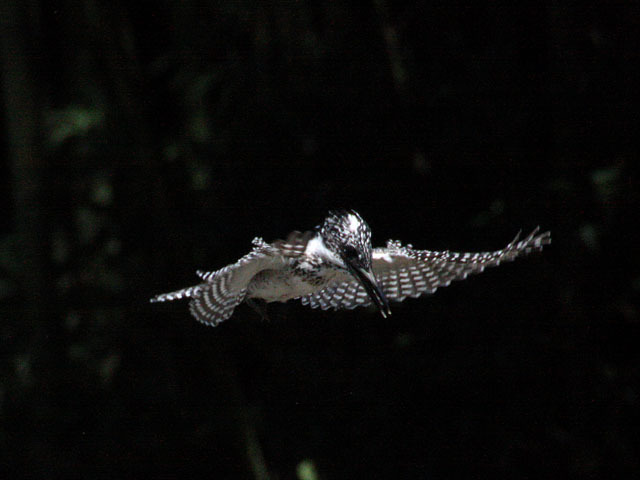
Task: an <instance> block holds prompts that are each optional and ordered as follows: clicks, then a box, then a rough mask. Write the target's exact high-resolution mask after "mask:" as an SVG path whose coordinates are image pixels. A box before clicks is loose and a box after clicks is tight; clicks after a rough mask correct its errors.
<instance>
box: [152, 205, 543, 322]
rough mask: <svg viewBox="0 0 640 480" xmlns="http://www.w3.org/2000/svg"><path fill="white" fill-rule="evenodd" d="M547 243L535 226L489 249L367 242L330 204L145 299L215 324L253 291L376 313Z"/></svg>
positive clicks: (360, 228)
mask: <svg viewBox="0 0 640 480" xmlns="http://www.w3.org/2000/svg"><path fill="white" fill-rule="evenodd" d="M550 243H551V234H550V232H544V233H539V228H536V229H535V230H534V231H533V232H531V233H530V234H529V235H527V237H526V238H524V239H520V234H518V235H517V236H516V238H515V239H514V240H513V241H512V242H511V243H509V244H508V245H507V246H506V247H505V248H503V249H501V250H496V251H493V252H482V253H455V252H449V251H442V252H434V251H429V250H416V249H414V248H413V246H412V245H404V246H403V245H402V244H401V243H400V242H399V241H393V240H389V241H388V242H387V246H386V247H381V248H372V246H371V229H370V228H369V225H368V224H367V223H366V222H365V221H364V220H363V218H362V217H361V216H360V214H358V213H357V212H355V211H353V210H348V211H338V212H330V213H329V215H328V216H327V218H326V219H325V220H324V222H323V224H322V225H319V226H318V227H316V228H315V230H313V231H307V232H298V231H295V232H292V233H291V234H290V235H289V236H288V237H287V239H286V240H276V241H275V242H273V243H266V242H265V241H264V240H263V239H262V238H255V239H254V240H253V249H252V250H251V251H250V252H249V253H248V254H247V255H245V256H244V257H242V258H240V259H239V260H238V261H237V262H235V263H232V264H231V265H227V266H226V267H223V268H221V269H220V270H215V271H211V272H204V271H198V272H197V275H198V276H199V277H200V279H201V283H199V284H198V285H195V286H192V287H188V288H184V289H181V290H176V291H174V292H170V293H163V294H161V295H157V296H155V297H153V298H152V299H151V302H165V301H171V300H178V299H181V298H189V299H191V301H190V303H189V309H190V311H191V314H192V315H193V316H194V317H195V318H196V320H198V321H199V322H202V323H204V324H207V325H211V326H215V325H218V324H219V323H220V322H222V321H224V320H226V319H227V318H229V317H230V316H231V315H232V314H233V311H234V309H235V308H236V306H238V305H239V304H240V303H242V302H243V301H245V300H251V299H254V298H257V299H262V300H265V301H266V302H286V301H287V300H291V299H299V300H300V301H301V302H302V303H303V304H304V305H309V306H310V307H311V308H318V307H319V308H321V309H322V310H327V309H330V308H331V309H334V310H337V309H341V308H346V309H353V308H355V307H359V306H367V305H371V304H373V305H374V306H375V307H376V308H377V309H378V311H379V312H380V313H381V314H382V316H383V317H385V318H386V317H387V316H388V315H390V314H391V309H390V308H389V301H390V300H393V301H396V302H401V301H402V300H404V299H405V298H407V297H419V296H420V295H422V294H425V293H433V292H434V291H435V290H436V289H437V288H438V287H446V286H448V285H449V284H450V283H451V282H452V281H453V280H462V279H464V278H466V277H467V276H468V275H470V274H474V273H480V272H482V271H483V270H484V269H485V268H486V267H493V266H497V265H500V263H502V262H509V261H512V260H514V259H515V258H516V257H518V256H520V255H525V254H528V253H530V252H533V251H540V250H542V247H543V246H544V245H548V244H550Z"/></svg>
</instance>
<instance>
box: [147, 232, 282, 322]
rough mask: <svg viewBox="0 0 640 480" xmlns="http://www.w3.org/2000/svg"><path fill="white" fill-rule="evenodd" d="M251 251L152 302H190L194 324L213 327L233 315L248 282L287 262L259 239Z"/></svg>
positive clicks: (154, 298)
mask: <svg viewBox="0 0 640 480" xmlns="http://www.w3.org/2000/svg"><path fill="white" fill-rule="evenodd" d="M253 245H254V247H253V250H251V252H249V253H248V254H247V255H245V256H244V257H242V258H241V259H240V260H238V261H237V262H235V263H232V264H231V265H228V266H226V267H224V268H222V269H220V270H216V271H214V272H202V271H198V272H197V274H198V276H199V277H200V278H201V279H202V280H203V283H200V284H199V285H195V286H193V287H189V288H184V289H182V290H177V291H175V292H170V293H164V294H162V295H157V296H155V297H153V298H152V299H151V302H166V301H171V300H178V299H181V298H190V299H191V302H190V303H189V310H190V311H191V314H192V315H193V316H194V317H195V319H196V320H198V321H199V322H202V323H204V324H206V325H211V326H216V325H218V324H219V323H220V322H222V321H224V320H226V319H227V318H229V317H230V316H231V315H232V314H233V310H234V309H235V308H236V307H237V306H238V304H240V303H241V302H242V301H243V300H244V298H245V295H246V293H247V286H248V285H249V282H250V281H251V279H252V278H253V277H254V276H255V275H256V274H257V273H258V272H260V271H262V270H265V269H267V268H279V267H280V266H281V265H282V264H283V263H284V262H285V261H286V260H285V258H284V257H283V255H282V254H281V252H278V250H277V249H275V248H274V247H273V246H272V245H269V244H268V243H265V242H264V241H263V240H262V239H261V238H255V239H254V240H253Z"/></svg>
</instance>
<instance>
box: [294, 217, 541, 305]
mask: <svg viewBox="0 0 640 480" xmlns="http://www.w3.org/2000/svg"><path fill="white" fill-rule="evenodd" d="M538 232H539V228H536V229H535V230H534V231H533V232H531V233H530V234H529V235H528V236H527V237H526V238H525V239H523V240H520V239H519V238H520V234H518V236H516V238H515V239H514V240H513V241H512V242H511V243H509V245H507V246H506V247H505V248H503V249H502V250H496V251H494V252H481V253H456V252H449V251H442V252H433V251H429V250H415V249H414V248H413V246H412V245H410V244H409V245H405V246H402V244H401V243H400V242H399V241H394V240H389V241H387V246H386V247H384V248H376V249H374V250H373V255H372V257H373V273H374V274H375V276H376V278H377V279H378V282H380V285H381V287H382V291H383V292H384V294H385V295H386V297H387V298H388V299H389V300H393V301H396V302H401V301H402V300H404V299H405V298H407V297H413V298H417V297H419V296H421V295H423V294H425V293H434V292H435V291H436V290H437V289H438V288H439V287H447V286H449V285H450V284H451V282H452V281H454V280H464V279H465V278H467V277H468V276H469V275H472V274H475V273H480V272H482V271H484V269H485V268H487V267H494V266H498V265H500V264H501V263H503V262H511V261H513V260H515V259H516V257H518V256H521V255H526V254H528V253H531V252H534V251H540V250H542V247H543V246H544V245H548V244H549V243H551V234H550V232H544V233H541V234H539V233H538ZM301 301H302V303H303V304H304V305H309V306H311V308H321V309H323V310H328V309H330V308H333V309H341V308H347V309H353V308H355V307H359V306H367V305H371V299H370V298H369V296H368V295H367V292H366V291H365V289H364V288H363V287H362V285H360V284H359V283H358V282H356V281H354V280H352V279H348V280H346V281H344V282H340V283H335V284H333V285H330V286H328V287H327V288H325V289H323V290H321V291H319V292H315V293H313V294H310V295H306V296H304V297H302V298H301Z"/></svg>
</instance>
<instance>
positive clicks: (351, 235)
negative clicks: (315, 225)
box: [320, 210, 391, 318]
mask: <svg viewBox="0 0 640 480" xmlns="http://www.w3.org/2000/svg"><path fill="white" fill-rule="evenodd" d="M320 236H321V237H322V240H323V242H324V244H325V245H326V247H327V249H328V250H330V251H331V253H332V254H333V255H332V257H333V261H334V263H335V264H336V266H337V267H338V268H341V269H343V270H346V271H347V272H349V273H350V274H351V275H352V276H353V277H354V278H355V279H357V280H358V282H360V284H361V285H362V286H363V287H364V289H365V291H366V292H367V294H368V295H369V297H370V298H371V301H372V302H373V303H374V304H375V305H376V307H378V309H379V310H380V313H381V314H382V316H383V317H385V318H386V317H387V315H389V314H391V310H390V309H389V302H388V301H387V298H386V297H385V296H384V293H382V289H381V288H380V285H379V284H378V281H377V279H376V277H375V275H374V274H373V269H372V262H371V255H372V251H373V249H372V247H371V228H369V225H368V224H367V222H365V221H364V220H363V218H362V217H361V216H360V214H358V212H356V211H354V210H347V211H338V212H330V213H329V216H328V217H327V218H326V219H325V221H324V223H323V224H322V226H321V227H320Z"/></svg>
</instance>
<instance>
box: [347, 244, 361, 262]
mask: <svg viewBox="0 0 640 480" xmlns="http://www.w3.org/2000/svg"><path fill="white" fill-rule="evenodd" d="M344 256H345V258H348V259H349V260H355V259H357V258H358V251H357V250H356V249H355V248H354V247H352V246H350V245H347V246H346V247H344Z"/></svg>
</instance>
